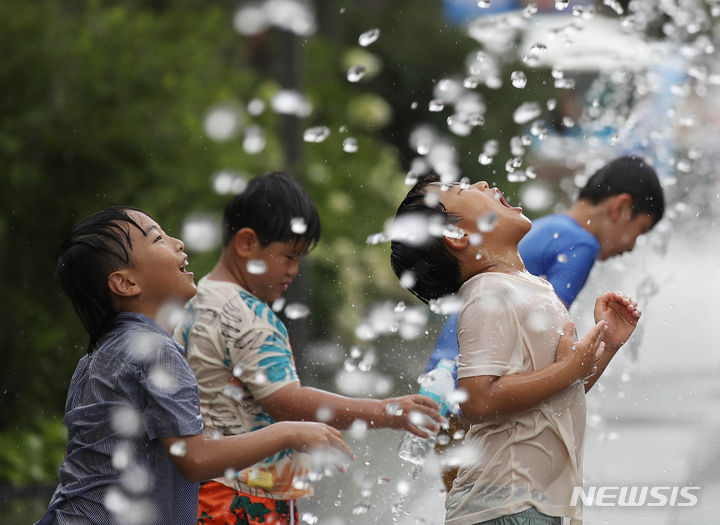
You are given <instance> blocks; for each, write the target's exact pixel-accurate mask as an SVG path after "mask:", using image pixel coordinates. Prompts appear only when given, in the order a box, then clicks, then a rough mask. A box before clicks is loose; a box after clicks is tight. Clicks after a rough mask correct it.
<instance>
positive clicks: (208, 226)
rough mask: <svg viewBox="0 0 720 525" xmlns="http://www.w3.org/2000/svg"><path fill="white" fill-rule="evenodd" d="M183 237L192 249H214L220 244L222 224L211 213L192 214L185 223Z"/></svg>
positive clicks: (189, 248)
mask: <svg viewBox="0 0 720 525" xmlns="http://www.w3.org/2000/svg"><path fill="white" fill-rule="evenodd" d="M182 238H183V240H184V241H185V246H187V248H188V250H190V251H194V252H208V251H211V250H214V249H215V248H216V247H217V246H218V245H219V244H220V225H219V224H218V221H217V220H216V219H215V218H214V217H211V216H209V215H192V216H190V217H188V218H186V219H185V222H184V223H183V227H182Z"/></svg>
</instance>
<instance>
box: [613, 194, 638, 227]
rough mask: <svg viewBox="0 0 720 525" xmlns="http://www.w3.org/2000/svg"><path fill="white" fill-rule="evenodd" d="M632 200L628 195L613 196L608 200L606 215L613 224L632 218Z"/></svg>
mask: <svg viewBox="0 0 720 525" xmlns="http://www.w3.org/2000/svg"><path fill="white" fill-rule="evenodd" d="M632 204H633V199H632V196H631V195H630V194H629V193H620V194H618V195H613V196H612V197H610V199H608V208H607V209H608V214H609V215H610V219H611V220H612V221H613V222H616V221H618V220H622V219H631V218H632Z"/></svg>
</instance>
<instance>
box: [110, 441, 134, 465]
mask: <svg viewBox="0 0 720 525" xmlns="http://www.w3.org/2000/svg"><path fill="white" fill-rule="evenodd" d="M131 457H132V450H131V449H130V445H129V444H128V443H127V442H122V443H120V444H119V445H118V446H117V447H116V448H115V450H114V451H113V455H112V466H113V467H115V468H116V469H118V470H123V469H126V468H127V467H128V465H130V459H131Z"/></svg>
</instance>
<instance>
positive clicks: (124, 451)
mask: <svg viewBox="0 0 720 525" xmlns="http://www.w3.org/2000/svg"><path fill="white" fill-rule="evenodd" d="M63 422H64V423H65V425H66V426H67V429H68V444H67V456H66V458H65V460H64V461H63V463H62V465H61V466H60V472H59V474H60V484H59V485H58V487H57V489H56V490H55V493H54V494H53V497H52V500H51V503H50V508H51V509H54V520H55V522H56V523H59V524H69V523H72V524H77V523H103V524H114V523H136V524H138V525H156V524H157V525H160V524H164V523H177V524H191V523H195V522H196V520H197V502H198V485H197V483H191V482H189V481H187V480H186V479H185V478H184V477H183V476H182V475H181V474H180V472H179V471H178V470H177V469H176V468H175V467H174V465H173V463H172V460H171V458H170V456H169V455H168V453H167V451H166V450H165V448H164V446H163V445H162V443H161V441H160V438H165V437H177V436H191V435H198V434H201V433H202V418H201V415H200V404H199V399H198V389H197V382H196V381H195V377H194V376H193V373H192V370H190V367H189V366H188V364H187V361H186V360H185V357H184V356H183V349H182V348H181V347H180V345H178V344H177V342H176V341H175V340H174V339H173V338H172V337H171V336H170V334H169V333H167V332H166V331H165V329H163V328H162V327H161V326H160V325H159V324H157V323H156V322H155V321H153V320H152V319H150V318H148V317H145V316H143V315H141V314H137V313H130V312H123V313H120V314H118V315H117V317H116V319H115V326H114V328H113V329H112V330H111V331H110V333H109V334H108V335H107V336H105V338H104V339H103V340H102V341H101V342H100V343H99V345H98V346H97V347H96V348H95V350H93V352H92V353H91V354H88V355H85V356H84V357H83V358H82V359H81V360H80V362H79V363H78V366H77V369H76V370H75V373H74V374H73V377H72V380H71V382H70V388H69V390H68V396H67V402H66V406H65V418H64V420H63ZM46 520H47V521H46V522H48V523H53V512H48V515H47V517H46Z"/></svg>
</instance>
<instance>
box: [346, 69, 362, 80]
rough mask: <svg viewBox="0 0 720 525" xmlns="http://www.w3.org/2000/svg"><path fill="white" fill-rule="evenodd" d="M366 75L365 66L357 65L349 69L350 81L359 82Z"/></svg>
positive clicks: (348, 77)
mask: <svg viewBox="0 0 720 525" xmlns="http://www.w3.org/2000/svg"><path fill="white" fill-rule="evenodd" d="M364 76H365V66H362V65H357V66H352V67H351V68H350V69H348V72H347V79H348V82H359V81H360V80H361V79H362V78H363V77H364Z"/></svg>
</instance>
